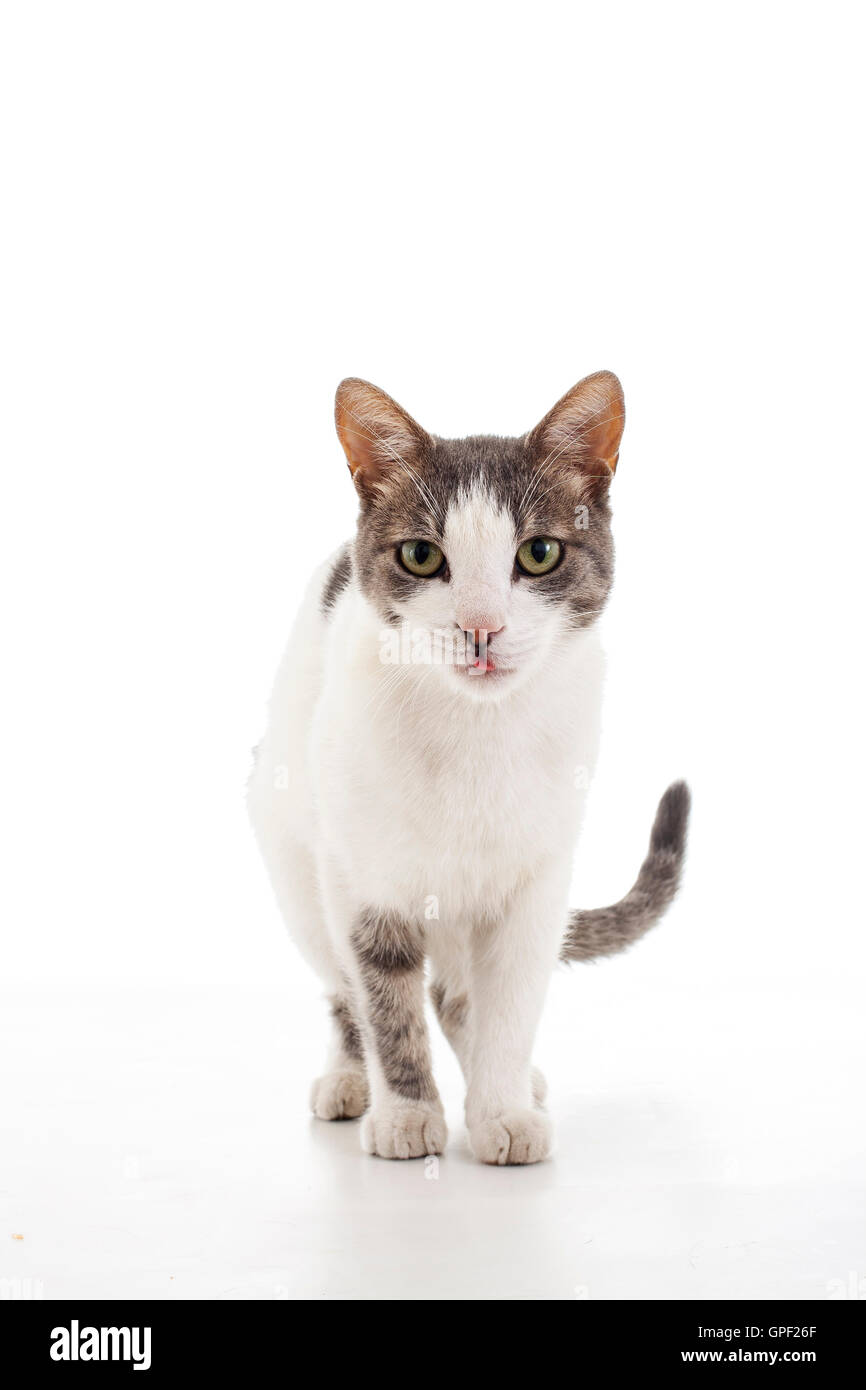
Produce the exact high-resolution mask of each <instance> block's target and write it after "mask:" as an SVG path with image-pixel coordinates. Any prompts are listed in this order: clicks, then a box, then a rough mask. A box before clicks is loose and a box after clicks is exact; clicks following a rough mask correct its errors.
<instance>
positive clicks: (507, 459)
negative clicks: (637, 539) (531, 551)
mask: <svg viewBox="0 0 866 1390" xmlns="http://www.w3.org/2000/svg"><path fill="white" fill-rule="evenodd" d="M543 463H544V460H543V458H541V459H539V458H538V457H537V455H536V454H535V453H534V452H533V450H532V449H531V448H529V447H528V445H527V442H526V440H525V439H507V438H502V439H500V438H496V437H493V436H477V437H472V438H469V439H459V440H446V439H437V440H432V439H431V440H429V443H428V446H427V447H426V448H425V449H423V450H421V451H419V452H418V453H417V454H416V455H415V462H414V472H413V474H412V475H409V474H406V473H404V472H402V471H401V470H399V469H395V470H394V471H393V473H392V474H390V475H389V478H388V482H387V485H382V486H381V487H380V488H379V489H378V490H377V492H376V493H375V494H374V495H373V496H372V497H370V498H369V499H368V500H367V501H366V502H364V504H363V505H362V509H361V515H360V518H359V521H358V535H357V540H356V542H355V557H356V568H357V575H358V580H359V583H360V586H361V589H362V590H363V592H364V594H365V595H366V596H367V598H369V599H370V601H371V602H372V603H373V604H374V606H375V607H376V609H377V611H378V612H379V614H380V615H381V616H382V618H383V620H385V621H386V622H390V623H393V622H394V617H395V615H396V616H398V617H399V609H400V606H401V604H403V603H405V602H407V601H409V600H411V599H412V598H413V597H414V596H415V595H416V593H417V591H418V585H419V582H420V583H442V582H445V583H447V582H448V580H449V578H450V575H449V570H448V566H447V563H446V567H445V569H444V571H443V572H442V574H441V576H439V577H437V578H436V579H432V580H421V581H419V580H418V579H417V578H416V577H415V576H413V575H411V574H407V573H406V571H405V570H404V569H403V568H402V567H401V565H400V561H399V558H398V549H399V546H400V545H401V543H402V542H403V541H405V540H410V539H415V538H419V537H420V538H423V539H426V540H431V541H434V542H435V543H436V544H437V545H443V544H444V535H443V533H444V529H445V517H446V516H447V514H448V510H449V508H450V507H451V506H452V505H453V504H456V503H458V502H459V501H460V500H461V499H464V498H466V497H471V496H472V495H473V494H475V495H482V496H484V497H485V498H486V499H488V500H489V503H490V504H491V505H493V506H498V507H500V508H501V509H502V510H504V511H507V512H508V513H509V514H510V516H511V517H512V519H513V522H514V531H515V538H516V542H515V553H516V545H517V544H518V543H520V542H521V541H522V540H524V539H531V538H532V537H534V536H552V537H554V538H555V539H557V540H560V541H561V543H562V544H563V547H564V550H563V559H562V561H561V563H560V564H559V565H558V566H557V568H556V569H555V570H554V571H553V572H552V573H550V574H548V575H544V576H543V577H541V578H539V579H532V578H528V577H527V576H525V575H522V574H521V573H520V572H519V571H518V570H517V568H516V566H515V569H514V572H513V574H512V576H511V577H512V581H513V582H514V583H528V584H531V585H532V586H533V589H534V591H535V593H536V594H537V596H538V597H539V598H541V599H543V600H545V601H547V602H550V603H552V604H558V605H561V606H562V607H563V608H564V609H565V610H566V611H567V613H568V617H569V621H570V623H571V625H572V626H574V627H576V628H582V627H587V626H589V625H590V624H591V623H592V622H594V621H595V619H596V617H597V616H598V614H599V612H600V611H601V609H602V608H603V607H604V604H605V602H606V601H607V597H608V595H609V593H610V589H611V586H612V583H613V560H614V549H613V536H612V533H611V525H610V520H611V514H610V506H609V503H608V500H607V480H605V479H604V478H601V479H587V478H586V477H585V476H584V474H583V473H581V472H580V470H579V469H577V468H575V467H573V466H568V465H566V464H560V463H559V462H557V463H556V464H555V465H553V466H552V467H551V468H550V469H549V471H548V472H547V473H545V474H543V475H542V465H543ZM415 475H417V477H418V478H419V479H421V480H422V481H423V484H424V487H423V491H422V490H420V489H419V487H418V486H417V483H416V477H415ZM599 483H601V484H602V485H601V486H600V485H599ZM446 562H447V553H446Z"/></svg>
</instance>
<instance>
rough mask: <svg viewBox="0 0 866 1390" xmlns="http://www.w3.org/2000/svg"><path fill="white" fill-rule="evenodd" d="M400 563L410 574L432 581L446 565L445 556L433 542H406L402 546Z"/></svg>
mask: <svg viewBox="0 0 866 1390" xmlns="http://www.w3.org/2000/svg"><path fill="white" fill-rule="evenodd" d="M400 563H401V565H402V566H403V568H404V569H406V570H408V571H409V573H410V574H417V575H418V577H419V578H420V579H432V578H433V576H434V574H438V573H439V571H440V570H441V568H442V566H443V564H444V563H445V556H444V555H443V554H442V551H441V550H440V549H439V547H438V545H434V544H433V542H432V541H404V542H403V544H402V545H401V546H400Z"/></svg>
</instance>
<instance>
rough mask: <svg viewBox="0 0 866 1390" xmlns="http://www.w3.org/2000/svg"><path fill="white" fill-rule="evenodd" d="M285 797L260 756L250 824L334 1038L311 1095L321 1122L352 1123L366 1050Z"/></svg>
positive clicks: (362, 1088) (309, 860) (365, 1092)
mask: <svg viewBox="0 0 866 1390" xmlns="http://www.w3.org/2000/svg"><path fill="white" fill-rule="evenodd" d="M285 797H286V792H285V791H280V790H278V782H277V779H276V778H275V777H273V776H272V775H271V767H270V760H266V759H265V758H264V757H262V756H260V757H259V759H258V761H257V763H256V767H255V769H254V772H253V775H252V777H251V779H250V785H249V791H248V805H249V812H250V819H251V820H252V823H253V828H254V830H255V832H256V838H257V840H258V842H259V848H260V849H261V852H262V858H263V859H264V861H265V865H266V867H267V870H268V875H269V877H270V880H271V884H272V886H273V890H274V895H275V897H276V899H277V903H278V905H279V908H280V911H281V913H282V916H283V920H284V921H285V924H286V927H287V928H288V931H289V934H290V936H291V937H292V938H293V939H294V941H295V943H296V945H297V946H298V949H299V950H300V952H301V954H302V955H303V957H304V959H305V960H306V961H307V963H308V964H309V965H310V966H312V968H313V970H314V971H315V972H316V974H317V975H318V976H319V978H320V979H321V980H322V981H323V982H324V984H325V987H326V989H327V991H328V995H329V998H330V1001H331V1016H332V1024H333V1032H332V1038H331V1044H330V1047H329V1050H328V1056H327V1060H326V1063H325V1070H324V1072H323V1073H322V1075H321V1076H320V1077H318V1078H317V1080H316V1081H314V1082H313V1088H312V1092H311V1095H310V1105H311V1107H312V1110H313V1113H314V1114H315V1115H317V1116H318V1117H319V1119H321V1120H343V1119H354V1118H356V1117H357V1116H358V1115H362V1114H363V1113H364V1111H365V1110H366V1109H367V1104H368V1099H369V1087H368V1084H367V1072H366V1067H365V1065H364V1050H363V1045H362V1043H361V1037H360V1033H359V1031H358V1025H357V1022H356V1017H355V1011H354V1007H353V1004H352V1000H351V993H350V990H349V988H348V986H347V984H346V979H345V976H344V974H343V972H342V971H341V969H340V964H339V961H338V959H337V954H336V952H335V950H334V947H333V944H332V942H331V938H330V936H329V934H328V928H327V924H326V921H325V914H324V909H323V907H322V899H321V891H320V888H319V882H318V876H317V872H316V865H315V860H314V857H313V854H312V852H311V851H310V850H309V849H308V848H307V846H306V845H304V844H302V843H301V842H300V841H299V840H298V838H297V836H296V835H295V834H292V833H291V831H289V830H287V829H286V827H285V825H284V815H285Z"/></svg>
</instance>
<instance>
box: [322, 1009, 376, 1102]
mask: <svg viewBox="0 0 866 1390" xmlns="http://www.w3.org/2000/svg"><path fill="white" fill-rule="evenodd" d="M331 1017H332V1019H333V1024H334V1036H333V1042H332V1045H331V1050H330V1052H329V1054H328V1061H327V1064H326V1069H325V1071H324V1073H323V1074H322V1076H320V1077H318V1078H317V1079H316V1080H315V1081H314V1082H313V1089H312V1092H311V1094H310V1106H311V1108H312V1111H313V1114H314V1115H316V1116H317V1117H318V1119H320V1120H355V1119H357V1118H358V1116H359V1115H363V1113H364V1111H365V1110H366V1109H367V1106H368V1105H369V1103H370V1088H369V1085H368V1083H367V1069H366V1067H365V1065H364V1047H363V1043H362V1042H361V1033H360V1029H359V1028H358V1024H357V1022H356V1020H355V1013H354V1009H353V1006H352V1002H351V999H350V997H349V994H348V992H347V991H345V992H343V993H341V994H335V995H333V996H332V998H331Z"/></svg>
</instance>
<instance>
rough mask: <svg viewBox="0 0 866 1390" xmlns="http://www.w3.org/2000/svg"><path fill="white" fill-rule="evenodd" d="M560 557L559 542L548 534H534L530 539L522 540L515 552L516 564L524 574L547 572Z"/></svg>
mask: <svg viewBox="0 0 866 1390" xmlns="http://www.w3.org/2000/svg"><path fill="white" fill-rule="evenodd" d="M561 559H562V546H561V544H560V543H559V541H554V540H551V539H550V538H549V537H548V536H535V537H534V539H533V540H531V541H524V542H523V545H522V546H521V547H520V549H519V550H518V552H517V564H518V566H519V567H520V569H522V570H523V573H524V574H531V575H539V574H549V573H550V571H551V570H554V569H556V566H557V565H558V564H559V562H560V560H561Z"/></svg>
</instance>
